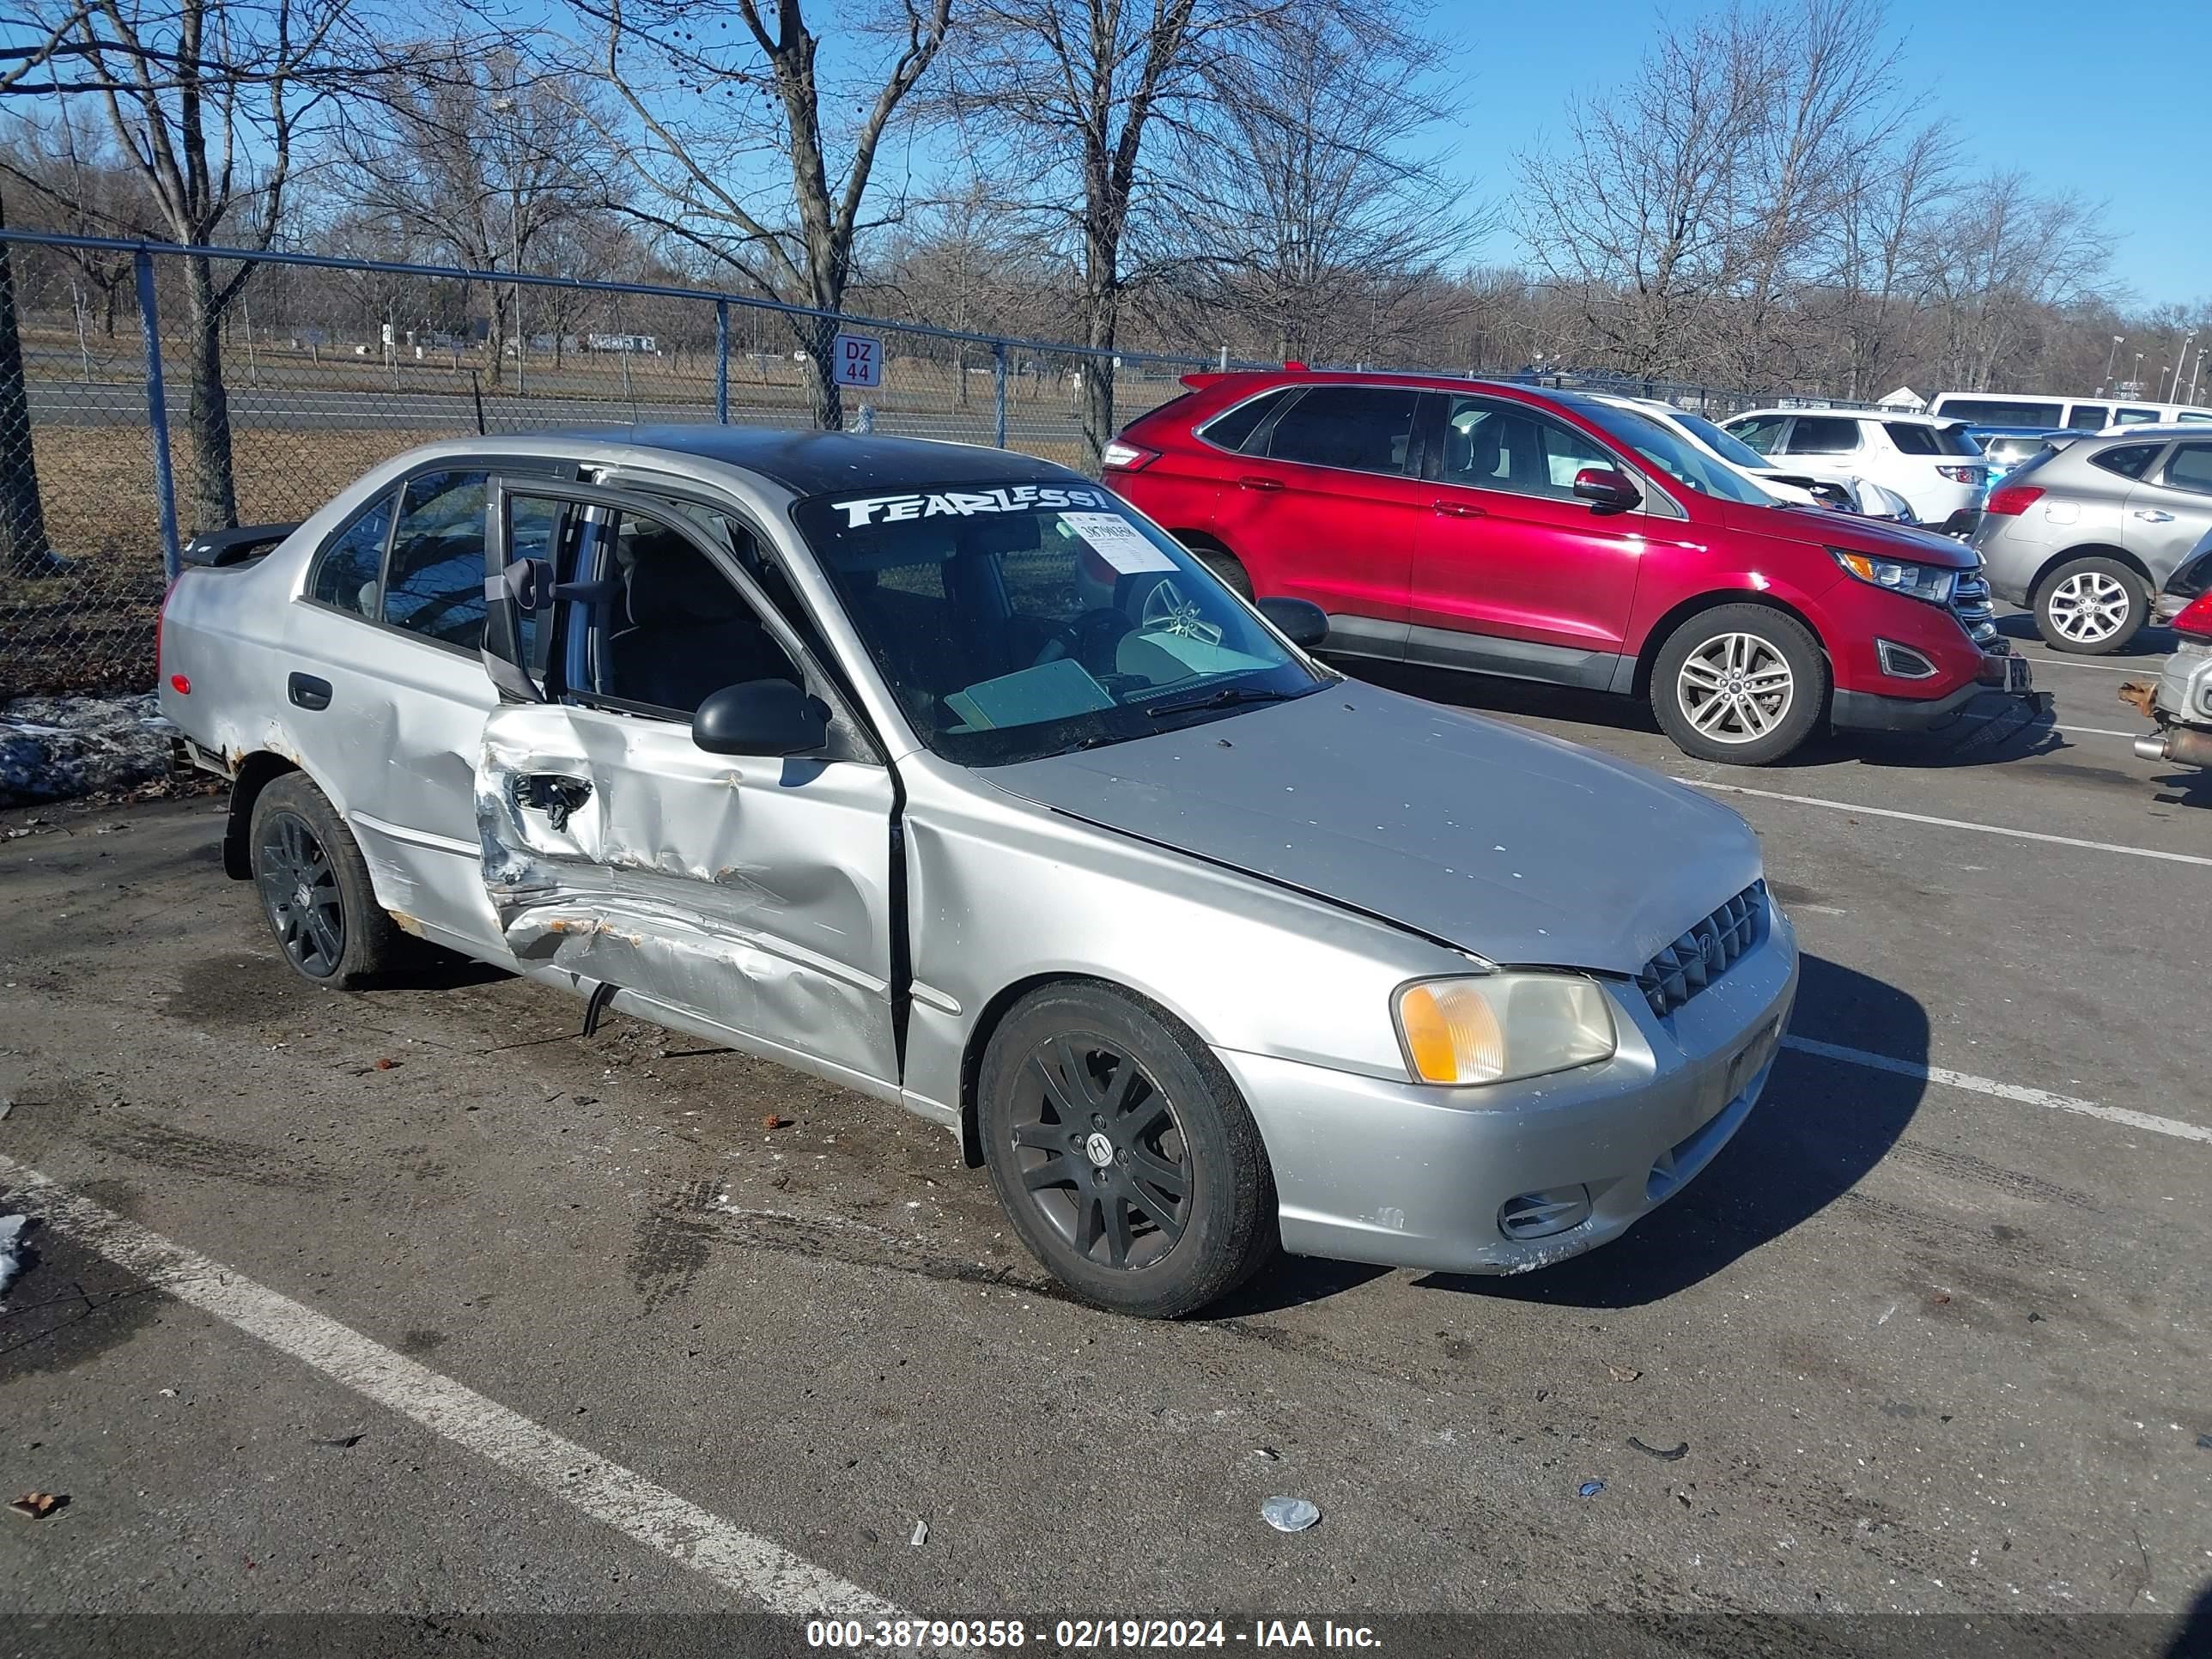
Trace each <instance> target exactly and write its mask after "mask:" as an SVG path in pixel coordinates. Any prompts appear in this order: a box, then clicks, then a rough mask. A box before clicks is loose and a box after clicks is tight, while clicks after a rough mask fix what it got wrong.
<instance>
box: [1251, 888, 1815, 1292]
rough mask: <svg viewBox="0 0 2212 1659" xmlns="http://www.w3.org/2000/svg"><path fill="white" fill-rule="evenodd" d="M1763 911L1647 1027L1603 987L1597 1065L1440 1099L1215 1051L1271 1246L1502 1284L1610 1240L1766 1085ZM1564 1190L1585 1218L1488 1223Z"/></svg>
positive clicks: (1791, 950) (1777, 1001)
mask: <svg viewBox="0 0 2212 1659" xmlns="http://www.w3.org/2000/svg"><path fill="white" fill-rule="evenodd" d="M1769 915H1770V918H1771V920H1770V923H1769V927H1768V931H1767V935H1766V937H1765V939H1763V940H1761V941H1760V943H1759V945H1757V946H1756V947H1754V948H1753V950H1751V951H1748V952H1747V953H1746V954H1745V955H1744V956H1743V957H1741V958H1740V959H1739V960H1738V961H1736V962H1735V963H1734V964H1732V965H1731V966H1730V967H1729V969H1728V971H1727V972H1726V973H1724V974H1723V975H1721V976H1720V977H1719V978H1718V979H1717V980H1715V981H1713V983H1712V984H1711V986H1710V987H1707V988H1706V989H1705V990H1704V991H1702V992H1701V993H1699V994H1698V995H1696V996H1694V997H1692V999H1691V1000H1689V1001H1688V1002H1686V1003H1685V1004H1683V1005H1682V1006H1681V1007H1680V1008H1678V1009H1677V1010H1675V1012H1674V1013H1673V1014H1672V1015H1670V1016H1669V1017H1668V1018H1665V1019H1663V1020H1662V1019H1661V1018H1658V1017H1657V1016H1656V1015H1655V1014H1653V1013H1652V1012H1651V1010H1650V1005H1649V1004H1648V1003H1646V1002H1645V1000H1644V998H1643V996H1642V994H1640V993H1638V991H1637V989H1636V987H1635V986H1634V985H1633V984H1623V983H1620V982H1608V984H1607V990H1608V991H1609V992H1610V993H1611V994H1613V1016H1614V1019H1615V1022H1616V1024H1618V1026H1619V1029H1620V1052H1619V1053H1617V1054H1614V1056H1613V1058H1612V1059H1611V1060H1607V1061H1606V1062H1604V1063H1603V1064H1602V1065H1598V1066H1583V1067H1581V1068H1579V1069H1578V1070H1576V1071H1573V1072H1563V1073H1556V1074H1554V1075H1553V1076H1550V1077H1540V1078H1531V1079H1527V1080H1525V1081H1523V1082H1519V1083H1513V1084H1506V1085H1496V1086H1492V1087H1489V1088H1480V1089H1439V1088H1434V1087H1427V1086H1423V1085H1418V1084H1413V1083H1401V1082H1393V1081H1389V1080H1387V1079H1379V1078H1371V1077H1361V1076H1356V1075H1354V1074H1352V1073H1347V1072H1336V1071H1331V1070H1328V1069H1327V1068H1325V1067H1322V1066H1310V1065H1306V1064H1304V1063H1302V1062H1299V1061H1296V1060H1282V1059H1279V1058H1276V1057H1274V1056H1272V1055H1264V1054H1246V1053H1243V1052H1239V1051H1237V1050H1230V1049H1216V1050H1215V1053H1216V1054H1217V1055H1218V1057H1219V1059H1220V1060H1221V1063H1222V1064H1223V1065H1224V1066H1226V1067H1227V1068H1228V1070H1229V1073H1230V1074H1231V1076H1232V1077H1233V1078H1234V1079H1236V1081H1237V1087H1238V1088H1239V1089H1241V1090H1242V1091H1243V1095H1244V1098H1245V1100H1246V1101H1247V1102H1248V1103H1249V1105H1250V1107H1251V1109H1252V1115H1253V1117H1254V1119H1255V1121H1257V1123H1258V1124H1259V1127H1260V1133H1261V1139H1263V1140H1264V1141H1265V1142H1266V1143H1267V1156H1268V1159H1269V1161H1270V1163H1271V1164H1273V1170H1274V1176H1275V1187H1276V1192H1277V1194H1278V1196H1279V1199H1280V1201H1281V1225H1282V1239H1283V1247H1284V1248H1285V1249H1287V1250H1289V1251H1291V1253H1292V1254H1294V1255H1319V1256H1332V1257H1337V1258H1340V1259H1342V1260H1345V1261H1372V1262H1380V1263H1382V1264H1383V1265H1384V1266H1387V1267H1422V1268H1427V1269H1430V1270H1431V1271H1436V1272H1443V1273H1526V1272H1528V1271H1530V1270H1531V1269H1534V1268H1537V1267H1547V1266H1549V1265H1550V1264H1551V1263H1553V1262H1555V1261H1565V1260H1566V1259H1567V1258H1568V1257H1570V1256H1576V1255H1581V1254H1582V1253H1583V1251H1585V1250H1589V1249H1594V1248H1595V1247H1596V1246H1598V1245H1600V1244H1603V1243H1607V1241H1609V1240H1611V1239H1613V1238H1616V1237H1619V1236H1620V1234H1621V1233H1622V1232H1624V1231H1626V1230H1627V1229H1628V1228H1629V1227H1630V1226H1631V1225H1633V1224H1634V1223H1635V1222H1636V1221H1637V1220H1638V1219H1639V1218H1642V1217H1643V1216H1644V1215H1646V1214H1648V1213H1649V1212H1651V1211H1652V1210H1654V1209H1656V1208H1657V1207H1658V1206H1660V1205H1661V1204H1662V1203H1664V1202H1665V1201H1666V1200H1668V1199H1669V1198H1671V1197H1673V1196H1674V1194H1676V1193H1677V1192H1680V1190H1681V1188H1683V1187H1684V1186H1685V1185H1686V1184H1687V1182H1689V1181H1690V1180H1691V1179H1692V1177H1693V1176H1696V1175H1697V1174H1698V1173H1699V1171H1700V1170H1703V1169H1704V1168H1705V1165H1706V1164H1709V1163H1710V1162H1711V1160H1712V1158H1714V1156H1715V1155H1716V1154H1717V1153H1718V1152H1719V1151H1720V1149H1721V1148H1722V1147H1723V1146H1726V1145H1727V1144H1728V1141H1729V1137H1730V1136H1732V1135H1733V1134H1734V1133H1735V1131H1736V1130H1737V1128H1738V1127H1741V1124H1742V1122H1743V1121H1744V1119H1745V1118H1746V1117H1747V1116H1748V1115H1750V1112H1751V1109H1752V1107H1753V1104H1754V1103H1756V1102H1757V1101H1758V1099H1759V1091H1761V1090H1762V1089H1764V1088H1765V1085H1766V1079H1767V1077H1768V1075H1769V1074H1770V1073H1771V1071H1772V1069H1773V1054H1774V1052H1775V1048H1776V1045H1777V1044H1778V1042H1779V1041H1780V1036H1781V1033H1782V1031H1783V1030H1784V1027H1786V1025H1787V1024H1788V1023H1789V1018H1790V1004H1791V1001H1792V1000H1793V999H1794V998H1795V997H1796V992H1797V940H1796V933H1795V931H1794V930H1793V929H1792V928H1791V927H1790V922H1789V920H1788V918H1786V917H1785V916H1784V915H1782V913H1781V911H1780V910H1778V909H1770V911H1769ZM1753 1050H1756V1052H1753ZM1745 1066H1753V1069H1751V1070H1749V1071H1748V1072H1746V1071H1745V1069H1744V1067H1745ZM1731 1085H1733V1088H1732V1089H1731ZM1577 1186H1579V1187H1583V1188H1588V1190H1589V1199H1590V1212H1589V1217H1588V1218H1587V1219H1585V1220H1583V1221H1581V1222H1580V1223H1578V1224H1577V1225H1575V1226H1573V1227H1571V1228H1569V1229H1568V1230H1566V1231H1564V1232H1559V1233H1555V1234H1553V1235H1551V1236H1550V1237H1543V1238H1534V1239H1515V1238H1511V1237H1507V1236H1506V1234H1505V1233H1504V1231H1502V1230H1501V1228H1500V1226H1499V1219H1498V1218H1499V1212H1500V1211H1501V1210H1502V1209H1503V1208H1504V1206H1506V1205H1507V1204H1508V1203H1509V1202H1510V1201H1511V1200H1515V1199H1516V1198H1519V1197H1521V1196H1522V1195H1524V1194H1532V1193H1539V1192H1548V1191H1556V1190H1559V1189H1561V1188H1574V1187H1577Z"/></svg>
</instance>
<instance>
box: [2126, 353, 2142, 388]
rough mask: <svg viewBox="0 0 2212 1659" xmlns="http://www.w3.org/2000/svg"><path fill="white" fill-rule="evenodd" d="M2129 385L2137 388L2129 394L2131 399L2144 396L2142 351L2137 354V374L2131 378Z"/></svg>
mask: <svg viewBox="0 0 2212 1659" xmlns="http://www.w3.org/2000/svg"><path fill="white" fill-rule="evenodd" d="M2128 384H2129V385H2130V386H2133V387H2134V388H2135V390H2134V391H2133V392H2130V393H2129V394H2128V395H2129V396H2130V398H2140V397H2142V352H2140V351H2138V352H2137V353H2136V372H2135V373H2134V374H2132V375H2130V377H2129V379H2128Z"/></svg>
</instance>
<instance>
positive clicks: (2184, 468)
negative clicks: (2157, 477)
mask: <svg viewBox="0 0 2212 1659" xmlns="http://www.w3.org/2000/svg"><path fill="white" fill-rule="evenodd" d="M2166 483H2167V485H2168V486H2169V487H2170V488H2172V489H2187V490H2192V491H2194V492H2195V493H2196V494H2197V495H2212V444H2199V443H2186V444H2176V445H2174V447H2173V457H2172V459H2171V460H2169V461H2167V462H2166Z"/></svg>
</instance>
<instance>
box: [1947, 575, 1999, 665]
mask: <svg viewBox="0 0 2212 1659" xmlns="http://www.w3.org/2000/svg"><path fill="white" fill-rule="evenodd" d="M1951 614H1952V615H1953V616H1954V617H1957V618H1958V619H1959V626H1960V627H1961V628H1963V629H1966V637H1967V638H1968V639H1970V640H1972V641H1973V642H1974V643H1975V644H1976V645H1978V646H1980V647H1982V648H1983V649H1984V650H1987V649H1988V648H1989V645H1990V641H1992V640H1994V639H1996V636H1997V613H1996V607H1995V606H1994V605H1991V604H1990V584H1989V579H1988V578H1987V577H1985V576H1984V575H1983V574H1982V573H1981V570H1980V569H1979V568H1975V569H1972V570H1970V571H1967V572H1966V574H1963V575H1961V576H1960V578H1959V582H1958V586H1955V587H1954V588H1953V589H1952V590H1951Z"/></svg>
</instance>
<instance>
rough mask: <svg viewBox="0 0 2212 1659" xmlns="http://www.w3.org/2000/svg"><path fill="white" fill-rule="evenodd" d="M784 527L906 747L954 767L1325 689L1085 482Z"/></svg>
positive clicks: (806, 505) (1176, 549) (924, 499)
mask: <svg viewBox="0 0 2212 1659" xmlns="http://www.w3.org/2000/svg"><path fill="white" fill-rule="evenodd" d="M792 513H793V518H794V519H795V520H797V522H798V525H799V531H800V532H801V533H802V534H803V535H805V538H806V539H807V541H808V543H809V544H811V546H812V548H813V550H814V552H815V556H816V557H817V558H818V559H819V560H820V561H821V563H822V567H823V570H824V571H825V572H826V573H827V574H828V575H829V580H830V582H831V584H832V585H833V586H835V587H836V590H837V593H838V597H839V599H841V600H842V602H843V604H844V606H845V611H846V614H847V615H848V617H851V619H852V623H853V627H854V630H855V631H856V632H857V633H858V634H859V635H860V639H861V641H862V642H863V643H864V644H865V645H866V647H867V648H868V653H869V655H870V656H871V657H872V658H873V659H874V660H875V664H876V666H877V668H878V670H879V671H881V673H882V674H883V677H884V681H885V682H886V683H887V684H888V685H889V686H890V690H891V693H892V695H893V696H896V698H897V699H898V702H899V706H900V708H902V709H903V710H904V712H905V714H906V717H907V719H908V720H910V721H912V722H913V725H914V727H915V732H916V733H917V734H918V735H919V736H920V737H921V740H922V741H923V742H924V743H925V744H927V745H928V746H929V747H930V749H931V750H933V751H934V752H936V753H938V754H939V755H942V756H944V757H945V758H946V759H947V760H951V761H957V762H958V763H961V764H963V765H968V766H987V765H995V764H1000V763H1006V762H1011V761H1019V760H1032V759H1035V758H1036V757H1038V756H1041V755H1049V754H1057V753H1060V752H1062V751H1064V750H1070V749H1078V748H1090V747H1093V746H1096V745H1097V744H1104V743H1120V742H1126V741H1127V739H1129V738H1138V737H1143V736H1146V734H1148V733H1150V732H1158V731H1161V730H1164V729H1167V728H1168V727H1169V726H1172V725H1176V724H1180V723H1184V722H1188V721H1191V720H1208V719H1215V718H1218V717H1220V716H1221V715H1223V714H1227V713H1231V712H1233V711H1234V709H1235V708H1237V705H1238V704H1241V703H1244V702H1273V701H1277V700H1279V699H1281V698H1285V697H1294V696H1304V695H1305V694H1306V693H1307V692H1309V691H1313V690H1319V689H1320V688H1321V687H1322V685H1324V684H1328V680H1327V679H1326V678H1324V677H1323V676H1322V675H1321V674H1319V673H1316V671H1314V670H1313V669H1312V668H1310V667H1309V666H1308V665H1306V664H1305V663H1304V661H1303V660H1302V659H1300V658H1299V657H1298V656H1297V654H1296V653H1294V652H1292V651H1291V649H1289V647H1286V646H1285V645H1284V644H1283V642H1282V641H1280V640H1279V639H1278V638H1277V637H1276V636H1275V635H1274V634H1273V633H1272V632H1270V631H1269V630H1268V629H1267V627H1266V626H1265V625H1263V624H1262V623H1261V622H1260V621H1259V619H1258V618H1257V617H1255V616H1254V615H1253V614H1252V612H1251V611H1249V610H1248V609H1247V608H1246V607H1245V606H1244V605H1243V603H1242V602H1241V601H1239V600H1238V599H1237V598H1236V597H1235V596H1234V595H1233V594H1231V593H1230V592H1228V590H1227V589H1225V588H1224V587H1223V586H1222V585H1221V584H1220V583H1219V582H1218V580H1215V579H1214V577H1213V576H1212V574H1210V573H1209V572H1208V571H1207V570H1206V568H1205V567H1204V566H1203V565H1201V564H1200V563H1199V562H1198V561H1197V560H1196V559H1194V558H1193V557H1192V556H1190V554H1188V552H1186V551H1184V550H1183V549H1182V547H1181V546H1180V545H1178V544H1176V542H1174V541H1173V540H1171V539H1170V538H1168V537H1167V536H1166V535H1164V534H1163V533H1162V532H1159V531H1158V530H1155V529H1153V528H1152V526H1150V525H1148V524H1146V523H1144V522H1142V521H1141V520H1138V519H1137V518H1135V517H1134V516H1133V514H1132V513H1129V511H1128V510H1127V508H1126V507H1123V506H1122V504H1121V502H1120V501H1118V500H1117V499H1115V496H1114V495H1112V494H1111V493H1110V492H1109V491H1108V490H1106V489H1101V488H1099V487H1097V486H1095V485H1082V484H1073V483H1071V484H1066V485H1054V484H1036V483H1019V484H1002V485H1000V486H997V487H996V488H989V487H979V486H976V485H972V484H970V485H963V486H961V487H959V488H952V487H949V486H948V487H946V488H944V489H916V490H908V491H901V492H899V493H897V494H882V495H858V494H855V495H835V496H828V495H824V496H817V497H815V498H814V499H812V500H811V501H801V502H800V503H799V505H798V506H797V507H793V509H792Z"/></svg>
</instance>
